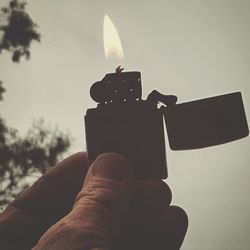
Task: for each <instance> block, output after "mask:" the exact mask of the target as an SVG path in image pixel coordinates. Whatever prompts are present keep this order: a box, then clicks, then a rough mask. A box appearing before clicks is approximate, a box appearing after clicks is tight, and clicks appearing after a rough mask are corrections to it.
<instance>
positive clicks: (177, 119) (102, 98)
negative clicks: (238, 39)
mask: <svg viewBox="0 0 250 250" xmlns="http://www.w3.org/2000/svg"><path fill="white" fill-rule="evenodd" d="M122 70H123V69H121V68H120V67H118V68H117V69H116V72H115V73H110V74H106V75H105V77H104V78H103V79H102V80H101V81H99V82H96V83H94V84H93V85H92V87H91V89H90V95H91V97H92V98H93V100H94V101H96V102H97V103H98V105H97V108H93V109H88V110H87V113H86V116H85V130H86V143H87V152H88V159H89V164H91V163H92V162H93V161H94V160H95V158H96V157H97V156H98V155H99V154H101V153H105V152H117V153H121V154H123V155H124V156H126V157H127V158H128V159H129V160H130V162H131V163H132V165H133V168H134V173H135V177H136V179H138V180H146V179H164V178H167V162H166V150H165V139H164V126H163V117H164V119H165V124H166V127H167V133H168V139H169V144H170V148H171V149H172V150H186V149H195V148H203V147H208V146H213V145H219V144H222V143H226V142H230V141H233V140H237V139H240V138H243V137H246V136H247V135H248V133H249V132H248V125H247V120H246V115H245V111H244V106H243V101H242V97H241V93H240V92H235V93H230V94H226V95H221V96H216V97H210V98H206V99H201V100H196V101H192V102H187V103H181V104H176V102H177V97H176V96H174V95H163V94H161V93H159V92H158V91H156V90H154V91H152V92H151V93H150V94H149V95H148V97H147V99H146V100H142V98H141V95H142V87H141V74H140V72H122ZM159 104H161V107H160V108H158V105H159Z"/></svg>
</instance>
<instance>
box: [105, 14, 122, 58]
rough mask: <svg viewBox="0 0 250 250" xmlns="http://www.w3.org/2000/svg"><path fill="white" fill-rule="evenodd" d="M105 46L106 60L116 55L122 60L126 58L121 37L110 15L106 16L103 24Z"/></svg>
mask: <svg viewBox="0 0 250 250" xmlns="http://www.w3.org/2000/svg"><path fill="white" fill-rule="evenodd" d="M103 44H104V52H105V57H106V58H108V57H109V56H111V55H116V56H117V57H118V58H120V59H122V58H123V57H124V53H123V48H122V44H121V40H120V37H119V35H118V32H117V30H116V28H115V25H114V24H113V22H112V20H111V19H110V17H109V16H108V15H105V17H104V22H103Z"/></svg>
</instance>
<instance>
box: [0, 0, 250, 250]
mask: <svg viewBox="0 0 250 250" xmlns="http://www.w3.org/2000/svg"><path fill="white" fill-rule="evenodd" d="M6 2H7V1H6V0H1V5H4V3H6ZM27 10H28V12H29V13H30V15H31V17H32V18H33V19H34V20H35V22H36V23H37V24H38V29H39V31H40V33H41V36H42V37H41V38H42V40H41V43H36V44H35V43H34V44H33V45H32V48H31V59H30V60H29V61H26V60H22V62H21V63H20V64H13V63H12V62H11V56H10V54H8V53H2V54H1V56H0V79H1V80H2V81H3V82H4V86H5V87H6V89H7V92H6V93H5V95H4V102H1V104H0V109H1V114H2V115H3V116H4V117H5V118H6V121H7V123H8V124H9V125H10V126H13V127H15V128H18V129H19V130H20V132H21V133H22V134H25V132H26V131H27V130H28V128H29V127H30V126H31V124H32V121H33V120H34V119H39V118H41V117H43V118H44V119H45V120H46V121H47V123H49V124H51V126H54V125H55V126H58V128H60V129H61V130H63V131H66V132H70V133H71V135H72V136H73V137H74V141H73V145H72V147H71V149H70V152H76V151H82V150H85V149H86V146H85V133H84V124H83V119H84V115H85V113H86V110H87V109H88V108H92V107H95V106H96V103H95V102H94V101H92V100H91V98H90V96H89V88H90V87H91V85H92V84H93V83H94V82H96V81H98V80H101V79H102V78H103V76H104V75H105V74H106V73H110V72H114V70H115V68H116V67H117V66H118V65H120V64H121V65H122V66H123V67H124V68H125V70H127V71H137V70H138V71H140V72H141V74H142V84H143V97H144V98H145V97H146V96H147V95H148V94H149V93H150V92H151V91H152V90H153V89H157V90H158V91H160V92H162V93H165V94H174V95H177V96H178V102H180V103H181V102H186V101H192V100H195V99H200V98H205V97H210V96H216V95H221V94H226V93H231V92H235V91H241V92H242V96H243V100H244V106H245V111H246V116H247V117H248V118H249V117H250V29H249V23H250V15H249V11H250V1H248V0H216V1H215V0H209V1H206V0H189V1H186V0H175V1H174V0H164V1H163V0H154V1H152V0H149V1H142V0H133V1H132V0H127V1H120V0H116V1H115V0H103V1H100V0H88V1H86V0H71V1H70V0H61V1H56V0H43V1H38V0H33V1H30V0H29V1H28V6H27ZM105 14H108V15H109V16H110V18H111V19H112V20H113V23H114V24H115V26H116V28H117V30H118V33H119V35H120V39H121V43H122V45H123V50H124V56H125V57H124V59H115V58H112V59H106V58H105V55H104V48H103V19H104V16H105ZM249 119H250V118H249ZM249 119H248V120H249ZM166 145H167V161H168V171H169V177H168V179H167V180H166V182H167V183H168V184H169V186H170V187H171V189H172V192H173V204H176V205H178V206H181V207H183V208H184V209H185V211H186V212H187V214H188V216H189V229H188V232H187V235H186V239H185V241H184V244H183V247H182V249H184V250H188V249H194V250H196V249H203V250H207V249H209V250H210V249H218V250H231V249H232V250H238V249H239V250H240V249H242V250H243V249H244V250H245V249H247V248H249V245H250V238H249V233H250V216H249V211H250V196H249V188H250V183H249V177H250V168H249V162H250V154H249V149H250V139H249V137H247V138H244V139H242V140H239V141H236V142H232V143H228V144H224V145H220V146H215V147H210V148H206V149H199V150H191V151H178V152H177V151H171V150H170V149H169V146H168V141H167V138H166ZM149 226H150V225H149Z"/></svg>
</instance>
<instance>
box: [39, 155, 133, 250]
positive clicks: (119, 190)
mask: <svg viewBox="0 0 250 250" xmlns="http://www.w3.org/2000/svg"><path fill="white" fill-rule="evenodd" d="M134 184H135V183H134V180H133V174H132V168H131V166H130V164H129V162H128V161H127V160H126V159H125V158H124V157H123V156H121V155H120V154H116V153H105V154H102V155H100V156H99V157H98V158H97V159H96V160H95V161H94V162H93V164H92V165H91V167H90V168H89V171H88V174H87V176H86V179H85V182H84V184H83V187H82V190H81V191H80V192H79V194H78V196H77V198H76V200H75V204H74V207H73V209H72V211H71V212H70V213H69V214H68V215H67V216H66V217H64V218H63V219H61V220H60V221H59V222H58V223H56V224H55V225H54V226H52V227H51V228H50V229H49V230H48V231H47V232H46V233H45V234H44V235H43V237H42V238H41V239H40V241H39V242H38V244H37V245H36V247H35V248H34V249H36V250H37V249H48V250H49V249H65V250H66V249H108V248H109V247H110V245H111V242H112V241H113V240H114V238H115V237H116V235H117V234H118V233H119V231H120V228H121V227H122V225H123V223H124V220H125V219H126V217H127V213H128V207H129V201H130V197H131V195H132V190H133V186H134Z"/></svg>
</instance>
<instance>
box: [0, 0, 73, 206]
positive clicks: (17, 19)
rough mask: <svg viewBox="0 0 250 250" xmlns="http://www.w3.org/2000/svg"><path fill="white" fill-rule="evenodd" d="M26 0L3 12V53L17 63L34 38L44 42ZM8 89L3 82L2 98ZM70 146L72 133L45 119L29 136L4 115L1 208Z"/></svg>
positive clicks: (0, 29) (0, 144)
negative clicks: (31, 16)
mask: <svg viewBox="0 0 250 250" xmlns="http://www.w3.org/2000/svg"><path fill="white" fill-rule="evenodd" d="M25 6H26V3H24V2H19V1H17V0H14V1H10V3H9V6H8V7H6V8H2V9H1V12H0V32H2V39H0V52H1V51H2V50H6V51H9V52H12V60H13V62H19V61H20V58H21V57H22V56H26V58H27V59H29V56H30V51H29V49H30V45H31V42H32V41H33V40H36V41H40V35H39V34H38V33H37V31H36V30H35V28H36V25H35V24H34V22H33V21H32V20H31V18H30V17H29V15H28V14H27V13H26V12H25ZM4 92H5V88H4V87H3V83H2V82H1V81H0V101H2V100H3V93H4ZM69 146H70V136H69V135H68V134H64V133H62V132H60V131H59V130H58V129H57V128H54V129H51V128H50V127H48V126H46V125H45V123H44V121H43V120H39V121H36V122H34V124H33V125H32V127H31V128H30V129H29V131H28V133H27V134H26V136H20V134H19V132H18V130H17V129H13V128H10V127H9V126H8V125H7V124H6V121H5V119H4V118H3V117H2V116H1V115H0V209H1V208H4V207H5V206H6V205H7V204H9V202H10V201H11V200H12V199H13V198H15V197H16V196H17V195H18V194H19V193H20V192H22V191H23V190H24V189H25V188H27V187H28V186H29V184H30V183H31V177H33V180H34V177H35V178H36V179H37V177H39V176H41V174H43V173H45V172H46V170H47V169H48V167H50V166H53V165H55V164H56V162H57V161H58V160H59V159H60V158H61V156H62V154H63V153H64V152H65V151H66V150H67V149H68V148H69Z"/></svg>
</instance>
